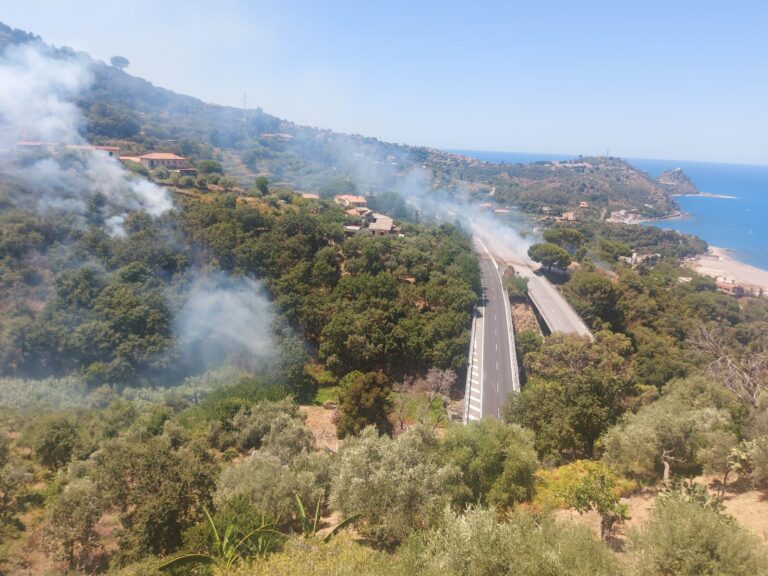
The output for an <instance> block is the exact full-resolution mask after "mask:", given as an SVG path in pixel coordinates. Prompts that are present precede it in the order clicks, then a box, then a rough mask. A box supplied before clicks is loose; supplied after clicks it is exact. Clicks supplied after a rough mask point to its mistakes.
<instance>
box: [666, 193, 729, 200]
mask: <svg viewBox="0 0 768 576" xmlns="http://www.w3.org/2000/svg"><path fill="white" fill-rule="evenodd" d="M670 196H671V197H673V198H697V197H700V198H723V199H725V200H738V199H739V197H738V196H731V195H730V194H712V193H711V192H699V193H698V194H670Z"/></svg>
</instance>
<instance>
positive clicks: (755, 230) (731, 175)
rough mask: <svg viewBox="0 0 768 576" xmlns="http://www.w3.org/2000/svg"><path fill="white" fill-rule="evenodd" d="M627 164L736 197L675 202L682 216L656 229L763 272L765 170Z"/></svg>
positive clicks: (530, 157) (503, 158)
mask: <svg viewBox="0 0 768 576" xmlns="http://www.w3.org/2000/svg"><path fill="white" fill-rule="evenodd" d="M453 152H459V151H456V150H453ZM461 153H462V154H466V155H468V156H474V157H476V158H479V159H481V160H486V161H488V162H513V163H524V162H536V161H541V160H544V161H551V160H567V159H570V158H573V157H574V156H573V155H571V156H568V155H556V154H528V153H526V154H520V153H515V152H509V153H507V152H485V151H469V150H465V151H461ZM629 162H630V163H631V164H632V165H633V166H635V167H636V168H639V169H640V170H644V171H645V172H647V173H648V174H650V175H651V176H652V177H654V178H655V177H656V176H658V175H659V174H661V173H662V172H664V171H665V170H669V169H672V168H682V169H683V171H684V172H685V173H686V174H687V175H688V177H689V178H690V179H691V180H693V182H694V183H695V184H696V186H697V187H698V189H699V190H701V191H702V192H709V193H710V194H723V195H727V196H736V198H735V199H727V198H708V197H696V196H679V197H677V198H675V200H677V203H678V204H679V205H680V208H681V209H682V210H683V212H685V213H686V216H684V217H682V218H675V219H670V220H664V221H661V222H658V223H656V225H657V226H659V227H661V228H672V229H674V230H679V231H681V232H686V233H689V234H696V235H697V236H699V237H700V238H702V239H704V240H706V241H707V242H708V243H709V244H711V245H713V246H720V247H723V248H729V249H731V250H733V255H734V256H735V257H736V258H738V259H739V260H741V261H742V262H746V263H747V264H751V265H753V266H758V267H759V268H764V269H766V270H768V166H749V165H742V164H715V163H708V162H687V161H682V160H679V161H678V160H647V159H630V160H629Z"/></svg>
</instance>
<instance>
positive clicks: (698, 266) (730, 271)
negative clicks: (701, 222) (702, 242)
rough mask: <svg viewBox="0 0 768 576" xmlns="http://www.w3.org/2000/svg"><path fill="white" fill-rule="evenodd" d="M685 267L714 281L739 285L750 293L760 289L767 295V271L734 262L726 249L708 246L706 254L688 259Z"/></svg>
mask: <svg viewBox="0 0 768 576" xmlns="http://www.w3.org/2000/svg"><path fill="white" fill-rule="evenodd" d="M686 265H687V266H689V267H691V268H693V269H694V270H696V272H698V273H699V274H705V275H707V276H712V277H713V278H715V279H716V280H719V281H724V282H727V283H735V284H739V285H741V286H742V287H743V288H745V289H749V290H751V291H752V292H758V290H759V289H762V291H763V293H768V270H763V269H761V268H755V267H754V266H750V265H749V264H744V263H743V262H740V261H738V260H736V259H735V258H734V257H733V256H731V254H730V251H729V250H728V249H727V248H718V247H717V246H710V247H709V251H708V253H707V254H704V255H702V256H697V257H696V258H691V259H689V260H688V261H687V262H686Z"/></svg>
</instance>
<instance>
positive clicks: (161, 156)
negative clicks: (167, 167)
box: [139, 152, 186, 160]
mask: <svg viewBox="0 0 768 576" xmlns="http://www.w3.org/2000/svg"><path fill="white" fill-rule="evenodd" d="M139 158H142V159H144V160H186V158H184V157H183V156H177V155H176V154H171V153H170V152H152V153H151V154H144V155H143V156H139Z"/></svg>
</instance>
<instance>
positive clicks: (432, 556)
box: [401, 509, 621, 576]
mask: <svg viewBox="0 0 768 576" xmlns="http://www.w3.org/2000/svg"><path fill="white" fill-rule="evenodd" d="M401 553H402V556H403V561H402V569H401V572H402V573H403V574H423V575H427V576H449V575H451V576H452V575H456V576H459V575H462V576H463V575H467V576H485V575H490V574H505V575H520V576H523V575H524V576H537V575H541V576H545V575H546V576H549V575H552V574H568V575H570V576H581V575H583V576H598V575H614V574H615V575H618V574H620V573H621V572H620V570H619V566H618V563H617V562H616V559H615V558H614V556H613V554H612V553H611V551H610V550H609V549H608V548H607V547H605V546H604V545H603V544H601V543H600V542H599V541H598V540H597V539H596V538H595V537H594V536H593V535H592V533H591V532H590V531H589V529H588V528H586V527H584V526H578V525H576V524H570V523H558V522H555V521H554V520H553V519H551V518H548V517H544V518H537V517H534V516H532V515H530V514H528V513H525V512H516V513H513V514H512V515H511V516H509V518H508V519H507V521H506V522H499V520H498V514H497V512H496V511H495V510H484V509H474V510H469V511H467V512H466V513H465V514H457V513H455V512H451V511H446V512H445V513H444V515H443V518H442V521H441V523H440V526H439V527H438V528H435V529H433V530H430V531H429V532H428V533H427V534H425V535H424V536H422V537H419V538H414V539H413V540H412V541H410V542H409V543H408V544H407V545H406V546H405V547H404V548H403V549H402V550H401Z"/></svg>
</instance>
